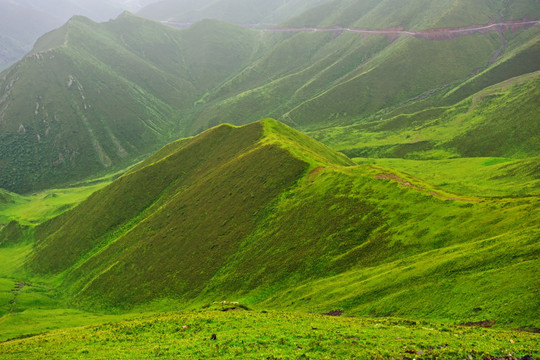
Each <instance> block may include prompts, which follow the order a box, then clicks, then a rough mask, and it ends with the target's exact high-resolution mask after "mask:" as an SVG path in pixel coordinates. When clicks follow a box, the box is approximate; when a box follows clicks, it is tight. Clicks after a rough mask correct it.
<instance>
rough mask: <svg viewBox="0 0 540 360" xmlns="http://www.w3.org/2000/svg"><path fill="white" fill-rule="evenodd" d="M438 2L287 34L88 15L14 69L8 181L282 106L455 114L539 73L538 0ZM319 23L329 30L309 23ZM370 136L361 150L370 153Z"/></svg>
mask: <svg viewBox="0 0 540 360" xmlns="http://www.w3.org/2000/svg"><path fill="white" fill-rule="evenodd" d="M415 4H416V3H415ZM435 4H436V2H430V5H429V6H427V5H426V6H423V7H421V8H419V7H417V5H414V6H413V5H412V4H409V5H408V7H406V8H404V9H402V10H403V11H400V12H398V13H393V12H392V11H390V10H389V9H391V8H393V7H394V6H397V5H396V4H394V3H393V2H391V1H385V2H352V3H349V2H347V1H345V0H342V1H336V2H334V3H332V5H331V6H330V5H323V6H322V7H317V8H315V9H313V10H310V11H308V12H307V13H306V14H305V15H302V16H299V17H298V18H296V19H293V20H290V21H289V22H288V23H287V24H285V25H283V27H281V28H278V30H279V31H278V30H276V29H274V30H263V31H257V30H249V29H246V28H243V27H239V26H235V25H231V24H226V23H220V22H216V21H208V20H207V21H203V22H201V23H198V24H196V25H194V26H192V27H191V28H189V29H187V30H182V31H180V30H175V29H172V28H169V27H167V26H165V25H161V24H159V23H157V22H152V21H148V20H144V19H141V18H139V17H136V16H134V15H131V14H124V15H122V16H120V17H119V18H118V19H116V20H113V21H110V22H106V23H102V24H98V23H94V22H92V21H90V20H88V19H84V18H74V19H72V20H71V21H70V22H68V23H67V24H66V25H64V26H63V27H62V28H60V29H58V30H55V31H53V32H51V33H49V34H47V35H45V36H43V37H42V38H41V39H40V40H39V41H38V42H37V43H36V46H35V48H34V50H33V51H32V52H31V53H30V54H29V55H28V56H26V58H25V59H24V60H22V61H21V62H19V63H18V64H17V65H15V66H14V67H12V68H11V69H10V70H9V71H6V72H4V73H3V74H2V76H1V78H0V84H1V86H0V119H1V122H0V131H1V133H0V134H1V135H0V136H1V137H2V142H1V146H2V149H1V150H2V152H3V153H6V154H10V156H9V157H7V158H6V159H4V160H3V161H2V163H0V168H1V169H2V172H1V175H0V186H1V187H4V188H6V189H8V190H12V191H19V192H21V191H22V192H27V191H30V190H37V189H40V188H45V187H49V186H52V185H54V184H57V183H58V181H59V179H62V180H63V181H70V180H75V179H82V178H84V177H86V176H89V175H91V174H94V173H96V172H99V171H100V170H103V171H106V170H109V169H111V168H118V167H119V166H125V165H127V164H129V163H131V162H133V161H134V160H135V159H137V158H139V157H140V156H142V155H144V154H148V153H149V152H151V151H152V150H155V149H157V147H159V146H161V145H163V144H165V143H166V142H167V141H168V140H171V139H174V138H176V137H178V136H188V135H193V134H196V133H198V132H200V131H202V130H204V129H207V128H209V127H211V126H215V125H217V124H219V123H222V122H224V121H227V122H230V123H234V124H246V123H249V122H252V121H256V120H258V119H260V118H263V117H266V116H271V117H274V118H277V119H280V120H281V121H283V122H285V123H288V124H290V125H293V126H295V127H297V128H298V129H305V130H315V129H317V128H323V127H328V125H330V124H331V125H333V126H335V125H345V124H350V123H355V122H366V121H373V120H378V121H379V120H381V119H385V118H392V117H395V116H397V115H399V114H403V113H405V114H412V113H417V112H418V111H420V110H427V109H431V110H430V113H433V112H436V113H442V112H444V111H446V108H445V107H447V106H450V105H453V104H456V103H457V102H459V101H462V100H465V99H466V98H467V97H469V96H472V95H474V94H475V93H476V92H478V91H481V90H482V89H483V88H485V87H487V86H491V85H495V84H496V83H498V82H501V81H504V80H507V79H509V78H511V77H514V76H518V75H522V74H526V73H529V72H533V71H537V70H539V67H540V66H539V64H538V62H537V61H535V60H534V59H536V58H537V57H538V55H539V54H540V46H539V43H540V41H539V39H540V34H539V27H538V22H527V21H518V20H519V19H523V18H524V17H525V16H534V15H535V14H537V13H538V9H537V8H536V7H534V6H532V5H527V2H522V3H521V2H512V3H509V5H504V6H502V7H500V8H498V7H495V6H492V5H490V4H491V3H490V2H486V3H485V4H484V5H480V4H479V3H477V2H475V3H474V4H475V5H474V6H473V5H472V4H471V3H469V4H467V5H463V6H465V8H463V7H452V6H450V4H449V3H447V2H441V3H440V4H439V5H440V7H442V9H443V10H444V11H442V10H441V9H440V8H439V7H436V6H435ZM518 4H521V6H518ZM325 6H326V7H329V8H328V9H326V8H325ZM402 6H403V5H402ZM325 9H326V10H325ZM461 11H465V12H466V13H467V14H470V15H468V17H466V18H463V17H462V16H461ZM535 11H536V12H535ZM355 14H356V15H355ZM381 14H384V16H382V15H381ZM392 14H394V15H392ZM403 14H410V15H409V16H405V17H404V16H403ZM537 15H538V17H540V14H537ZM347 16H348V17H347ZM353 18H354V19H355V21H351V20H349V19H353ZM377 18H378V19H379V20H378V21H377V22H374V19H377ZM490 20H492V21H495V20H497V21H499V22H501V25H500V26H492V27H489V28H488V29H478V30H474V29H472V30H471V29H468V28H467V29H468V30H467V31H464V32H463V33H459V32H458V33H457V35H456V33H452V32H450V31H451V30H449V29H446V30H445V28H441V30H440V31H439V33H437V32H435V34H438V35H433V36H434V37H433V36H432V37H431V38H430V37H428V38H427V39H425V37H426V36H428V35H429V34H431V33H433V31H432V32H431V33H430V32H428V33H427V34H428V35H426V34H425V33H418V34H420V35H418V37H419V38H417V37H416V35H415V36H410V35H407V34H401V35H400V33H392V32H390V33H387V32H382V33H373V34H370V33H362V32H360V33H355V32H352V31H344V30H339V29H338V30H335V31H334V30H333V31H322V30H323V29H325V27H329V26H330V25H332V26H336V25H340V26H342V27H345V26H349V27H351V28H353V29H363V28H373V27H374V24H377V27H378V28H379V29H382V30H384V31H388V30H385V29H389V28H394V27H396V25H397V24H398V21H399V22H401V24H402V26H401V27H402V28H404V29H408V30H415V29H417V30H418V31H422V30H424V29H432V27H433V26H439V27H443V26H444V27H452V26H471V25H474V24H485V23H487V22H489V21H490ZM514 20H516V22H514V23H511V22H507V23H506V25H505V24H503V23H504V22H505V21H514ZM312 26H320V30H321V31H316V32H315V31H305V30H302V29H305V27H312ZM392 31H395V30H392ZM412 34H414V33H412ZM430 36H431V35H430ZM449 37H450V38H449ZM534 84H536V82H533V86H535V85H534ZM527 111H529V110H527ZM533 116H534V115H533ZM536 134H537V129H535V128H533V129H532V135H533V136H536ZM455 135H456V136H457V135H459V134H458V133H456V134H455ZM488 136H489V135H488ZM320 139H323V137H320ZM448 140H449V141H451V139H448ZM402 141H403V143H404V146H406V147H409V148H410V149H411V151H415V150H417V149H419V150H422V151H424V150H431V149H432V148H433V146H434V145H430V141H431V140H430V139H417V140H416V141H413V139H404V140H402ZM347 147H349V148H351V147H352V146H351V145H347ZM364 147H365V146H364V145H362V146H360V147H357V150H354V151H352V150H348V151H349V152H348V153H349V154H351V155H353V154H356V155H357V156H358V155H361V154H363V152H362V151H363V150H361V149H362V148H364ZM476 153H477V154H478V155H482V154H484V155H486V154H487V153H485V152H484V153H483V152H482V151H480V152H479V151H477V152H476ZM525 153H531V152H527V151H526V152H525ZM405 154H406V153H403V154H402V156H403V155H405ZM515 154H516V152H515V151H514V155H515ZM499 155H501V156H503V155H510V156H511V155H512V153H511V152H510V153H508V154H506V153H504V154H503V153H502V152H501V153H500V154H499ZM35 169H41V170H40V171H38V172H36V171H35Z"/></svg>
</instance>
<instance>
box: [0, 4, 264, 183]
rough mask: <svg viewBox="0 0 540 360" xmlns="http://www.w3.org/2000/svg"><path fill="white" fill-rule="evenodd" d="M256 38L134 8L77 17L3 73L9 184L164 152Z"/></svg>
mask: <svg viewBox="0 0 540 360" xmlns="http://www.w3.org/2000/svg"><path fill="white" fill-rule="evenodd" d="M254 46H255V35H254V34H252V33H251V32H249V31H248V30H245V29H243V28H239V27H235V26H232V25H227V24H224V23H215V22H205V23H201V24H199V25H198V26H195V27H193V28H192V29H190V30H188V31H185V32H180V31H178V30H174V29H171V28H168V27H165V26H162V25H160V24H158V23H154V22H151V21H146V20H142V19H140V18H136V17H134V16H132V15H129V14H125V15H123V16H121V17H120V18H118V19H117V20H115V21H113V22H108V23H103V24H96V23H93V22H92V21H90V20H88V19H86V18H81V17H79V18H73V19H72V20H71V21H70V22H69V23H68V24H66V25H65V26H64V27H63V28H61V29H59V30H56V31H54V32H51V33H49V34H47V35H46V36H45V37H43V38H41V39H40V40H39V41H38V42H37V44H36V46H35V49H34V51H33V52H32V53H30V54H29V55H28V56H27V57H26V58H25V59H24V60H22V61H21V62H19V63H18V64H17V65H16V66H14V67H12V68H11V69H10V70H9V71H6V72H5V73H3V75H2V77H1V79H0V82H1V84H2V86H1V89H2V90H0V118H2V119H3V121H1V122H0V153H2V154H3V155H4V156H2V160H0V169H1V172H0V187H3V188H6V189H9V190H12V191H17V192H29V191H32V190H38V189H42V188H46V187H49V186H51V185H53V184H56V185H59V184H62V183H67V182H70V181H73V180H79V179H82V178H85V177H88V176H90V175H94V174H96V173H99V172H110V171H111V169H114V168H118V167H124V166H126V165H128V164H131V163H132V162H133V161H134V160H135V159H138V158H140V157H141V156H142V155H145V154H148V153H149V152H151V151H155V150H156V149H157V148H159V147H160V146H162V145H163V144H165V143H166V142H168V141H169V140H170V139H171V138H172V137H175V136H176V134H179V133H181V132H182V131H181V129H182V127H183V125H182V124H181V123H180V121H179V117H180V114H181V112H182V111H186V109H189V108H190V107H191V106H192V104H193V103H194V102H195V101H196V100H197V99H198V98H199V97H200V96H202V95H203V94H204V93H205V92H206V91H208V89H209V88H211V87H213V86H215V84H217V83H219V82H221V81H223V80H224V79H226V78H227V77H228V76H229V74H230V73H231V72H234V71H235V69H239V68H240V67H241V66H242V64H243V63H244V62H246V61H247V60H248V59H249V58H250V56H251V53H252V51H253V48H254ZM231 49H232V50H231ZM201 57H203V58H204V59H205V60H204V61H199V60H198V59H200V58H201ZM179 64H180V66H179ZM209 69H211V70H209Z"/></svg>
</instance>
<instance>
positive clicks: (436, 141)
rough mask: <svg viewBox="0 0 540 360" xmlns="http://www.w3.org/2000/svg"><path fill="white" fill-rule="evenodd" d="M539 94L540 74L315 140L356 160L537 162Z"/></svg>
mask: <svg viewBox="0 0 540 360" xmlns="http://www.w3.org/2000/svg"><path fill="white" fill-rule="evenodd" d="M539 91H540V73H539V72H535V73H531V74H527V75H522V76H519V77H515V78H511V79H509V80H506V81H504V82H501V83H499V84H496V85H493V86H491V87H488V88H486V89H483V90H482V91H480V92H478V93H476V94H474V95H473V96H470V97H468V98H467V99H465V100H463V101H461V102H459V103H457V104H455V105H453V106H449V107H438V108H428V109H425V110H422V111H419V112H415V113H412V114H401V115H397V116H390V117H389V118H382V119H380V120H378V121H373V122H369V123H366V124H361V125H351V126H346V127H336V128H331V129H325V130H319V131H314V132H312V133H311V135H312V136H314V137H315V138H316V139H318V140H319V141H322V142H324V143H326V144H329V145H330V146H332V147H333V148H335V149H338V150H341V151H343V152H345V153H346V154H347V155H349V156H351V157H366V158H367V157H372V158H373V157H375V158H377V157H378V158H382V157H389V158H409V159H441V158H457V157H506V158H526V157H534V156H537V155H538V154H539V153H540V148H539V147H538V144H539V143H540V138H539V136H540V127H539V126H538V124H539V123H540V118H539V115H538V101H537V99H538V96H539V95H540V94H539ZM381 116H383V115H381Z"/></svg>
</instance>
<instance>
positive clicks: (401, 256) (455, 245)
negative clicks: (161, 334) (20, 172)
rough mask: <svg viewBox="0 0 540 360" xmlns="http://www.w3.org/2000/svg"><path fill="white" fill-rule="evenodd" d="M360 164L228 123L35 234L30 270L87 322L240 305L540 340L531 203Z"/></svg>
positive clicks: (256, 127)
mask: <svg viewBox="0 0 540 360" xmlns="http://www.w3.org/2000/svg"><path fill="white" fill-rule="evenodd" d="M351 164H352V162H351V161H350V160H349V159H347V158H346V157H344V156H343V155H341V154H338V153H336V152H334V151H332V150H330V149H329V148H327V147H325V146H324V145H322V144H320V143H317V142H316V141H314V140H312V139H310V138H308V137H307V136H305V135H303V134H301V133H299V132H297V131H295V130H293V129H291V128H288V127H286V126H284V125H282V124H280V123H278V122H276V121H274V120H265V121H262V122H257V123H254V124H250V125H247V126H244V127H240V128H236V127H232V126H230V125H221V126H219V127H216V128H213V129H211V130H208V131H206V132H204V133H202V134H200V135H198V136H197V137H194V138H190V139H184V140H180V141H177V142H174V143H172V144H169V145H167V146H166V147H164V148H163V149H161V150H160V151H159V152H157V153H156V154H155V155H153V156H151V157H150V158H149V159H147V160H146V161H144V162H142V163H140V164H139V165H137V166H136V167H135V168H134V169H132V170H131V171H130V172H128V173H127V174H125V175H124V176H122V177H121V178H119V179H118V180H116V181H114V182H113V183H112V184H111V185H109V186H108V187H106V188H104V189H102V190H101V191H98V192H96V193H94V194H93V195H92V196H91V197H90V198H89V199H88V200H86V201H85V202H83V203H82V204H81V205H79V206H78V207H76V208H74V209H72V210H70V211H68V212H66V213H64V214H62V215H61V216H59V217H57V218H55V219H52V220H50V221H49V222H47V223H45V224H43V225H40V226H39V227H38V228H36V231H35V233H36V245H35V252H34V254H33V255H32V256H31V257H30V258H29V259H28V262H27V265H28V267H29V269H32V271H35V272H37V273H40V274H50V275H52V274H60V273H61V274H62V279H63V281H62V284H61V285H60V290H61V291H62V293H63V294H65V295H64V296H65V300H67V301H70V302H71V303H72V304H75V305H77V306H81V307H86V308H91V309H93V310H95V309H104V308H105V309H129V308H132V307H133V306H136V305H141V304H147V303H150V302H152V301H160V300H169V301H174V302H179V303H181V304H182V306H183V307H188V306H190V305H191V304H199V305H201V304H205V303H211V302H213V301H217V300H219V299H238V300H242V301H244V302H246V303H248V304H260V303H263V304H264V306H265V307H270V308H280V309H281V310H283V309H292V308H301V309H310V310H312V311H321V310H322V309H325V308H340V309H345V310H346V311H349V312H350V313H351V312H354V313H359V314H365V315H368V314H371V315H374V314H376V315H389V314H391V315H393V316H404V317H410V316H414V317H420V318H426V317H428V318H435V319H452V321H454V322H459V321H463V319H467V318H471V317H474V318H478V317H483V316H484V317H485V316H488V317H489V318H490V319H493V320H495V321H497V323H498V324H511V326H536V327H537V325H538V324H537V321H535V320H533V319H534V316H532V315H533V314H534V313H535V311H536V310H537V309H536V306H535V304H536V301H535V299H536V298H535V293H534V292H531V291H530V285H531V281H533V280H531V279H533V278H534V275H532V274H533V272H534V270H533V269H534V261H535V259H536V258H535V254H537V252H538V247H539V245H538V242H537V241H535V240H534V239H536V236H537V234H538V223H537V221H536V220H537V219H538V216H540V214H539V211H540V210H539V209H540V207H539V206H538V205H539V203H538V201H539V200H538V198H537V197H531V198H519V199H511V198H508V199H489V198H475V197H463V196H460V195H458V194H450V193H446V192H444V191H443V190H441V189H438V188H434V187H433V186H431V185H430V184H427V183H425V182H422V181H421V180H418V179H414V178H411V177H408V176H407V175H405V174H402V173H396V172H394V171H392V170H390V169H386V168H380V167H377V166H371V165H366V166H351ZM516 219H519V221H517V220H516ZM518 259H519V260H518ZM536 261H537V260H536ZM531 276H533V277H532V278H531ZM483 279H488V280H486V281H483ZM511 280H512V281H511ZM448 287H450V288H451V289H452V291H448ZM516 299H519V301H515V300H516ZM501 302H504V303H505V304H507V305H506V306H502V307H501V306H500V303H501ZM518 309H519V311H518ZM479 312H480V314H478V313H479ZM531 316H532V317H531Z"/></svg>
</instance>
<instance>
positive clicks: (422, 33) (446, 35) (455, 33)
mask: <svg viewBox="0 0 540 360" xmlns="http://www.w3.org/2000/svg"><path fill="white" fill-rule="evenodd" d="M533 26H538V27H540V20H528V19H524V20H511V21H499V22H492V23H488V24H485V25H471V26H462V27H455V28H439V29H429V30H419V31H407V30H403V28H402V27H396V28H389V29H380V30H370V29H360V28H350V27H341V26H334V27H329V28H314V27H302V28H293V27H290V28H271V29H264V30H261V32H264V33H287V32H333V33H343V32H349V33H356V34H361V35H362V36H369V35H384V36H387V37H389V38H391V39H395V38H397V37H400V36H406V37H415V38H418V39H424V40H450V39H454V38H456V37H460V36H465V35H472V34H488V33H491V32H499V33H501V32H503V31H512V32H514V31H517V30H520V29H524V28H529V27H533Z"/></svg>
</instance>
